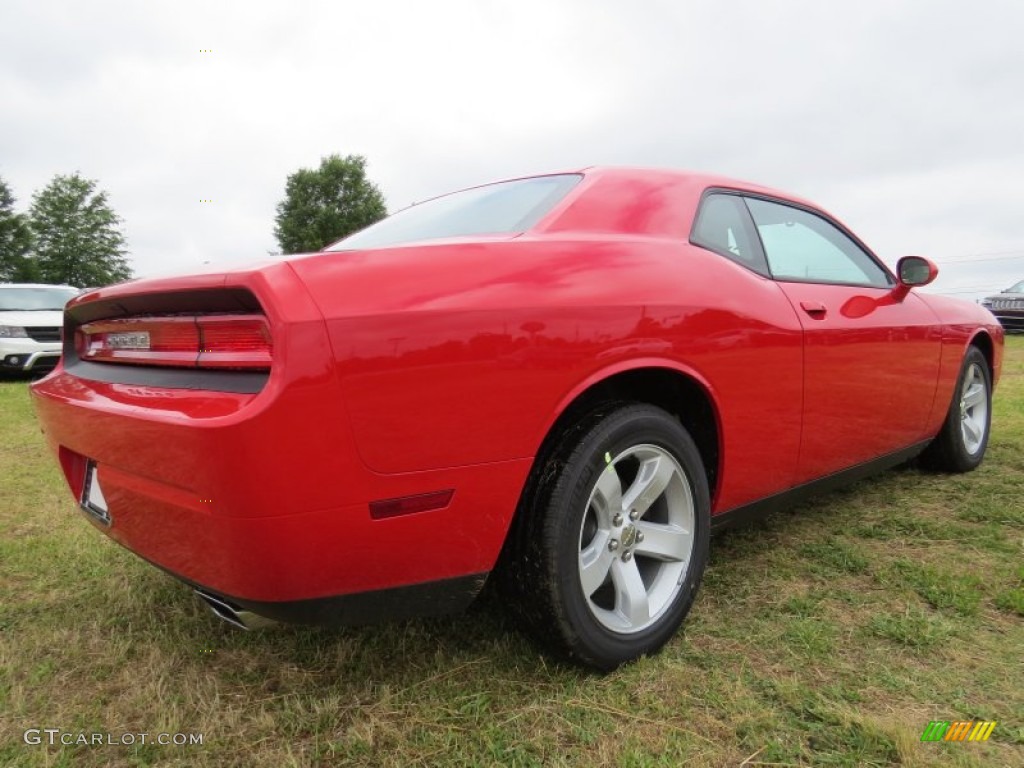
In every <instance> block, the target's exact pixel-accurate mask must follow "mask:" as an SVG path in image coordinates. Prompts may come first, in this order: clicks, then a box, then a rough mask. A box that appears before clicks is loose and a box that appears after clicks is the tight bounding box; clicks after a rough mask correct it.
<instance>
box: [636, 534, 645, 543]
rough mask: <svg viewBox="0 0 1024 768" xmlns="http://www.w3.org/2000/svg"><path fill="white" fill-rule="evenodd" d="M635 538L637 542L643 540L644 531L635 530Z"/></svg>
mask: <svg viewBox="0 0 1024 768" xmlns="http://www.w3.org/2000/svg"><path fill="white" fill-rule="evenodd" d="M636 540H637V542H641V541H643V540H644V532H643V531H637V532H636Z"/></svg>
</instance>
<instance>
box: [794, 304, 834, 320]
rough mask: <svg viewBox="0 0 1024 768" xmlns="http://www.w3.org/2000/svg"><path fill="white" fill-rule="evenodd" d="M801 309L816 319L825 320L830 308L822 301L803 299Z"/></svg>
mask: <svg viewBox="0 0 1024 768" xmlns="http://www.w3.org/2000/svg"><path fill="white" fill-rule="evenodd" d="M800 309H802V310H803V311H804V312H806V313H807V314H808V315H810V316H811V317H813V318H814V319H815V320H824V319H825V315H826V314H828V309H827V308H826V307H825V305H824V304H822V303H821V302H820V301H801V302H800Z"/></svg>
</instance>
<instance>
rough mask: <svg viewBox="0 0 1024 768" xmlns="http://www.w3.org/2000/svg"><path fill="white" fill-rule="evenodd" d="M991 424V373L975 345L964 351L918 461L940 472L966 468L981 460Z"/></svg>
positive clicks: (974, 466) (966, 469) (962, 470)
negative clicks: (938, 425) (942, 414)
mask: <svg viewBox="0 0 1024 768" xmlns="http://www.w3.org/2000/svg"><path fill="white" fill-rule="evenodd" d="M991 426H992V375H991V373H990V371H989V368H988V361H987V360H986V359H985V356H984V355H983V354H982V353H981V350H980V349H978V348H977V347H974V346H971V347H968V349H967V354H965V355H964V360H963V364H962V365H961V366H960V375H959V376H958V377H957V380H956V389H955V390H954V391H953V400H952V402H951V403H950V404H949V411H948V413H947V414H946V421H945V422H944V423H943V424H942V429H941V430H940V431H939V434H938V435H936V437H935V439H934V440H933V441H932V442H931V444H930V445H929V446H928V448H927V449H925V452H924V453H923V454H922V455H921V461H922V463H923V464H924V465H925V466H927V467H930V468H931V469H937V470H940V471H943V472H970V471H971V470H973V469H975V468H976V467H977V466H978V465H979V464H981V461H982V459H984V458H985V449H986V448H987V447H988V437H989V431H990V428H991Z"/></svg>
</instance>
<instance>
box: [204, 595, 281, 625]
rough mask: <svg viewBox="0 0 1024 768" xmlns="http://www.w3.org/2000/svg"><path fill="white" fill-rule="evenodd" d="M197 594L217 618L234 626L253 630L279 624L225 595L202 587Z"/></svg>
mask: <svg viewBox="0 0 1024 768" xmlns="http://www.w3.org/2000/svg"><path fill="white" fill-rule="evenodd" d="M195 593H196V595H198V596H199V599H200V600H202V601H203V602H204V603H206V606H207V607H208V608H209V609H210V610H211V611H213V614H214V615H215V616H217V618H219V619H221V620H223V621H226V622H227V623H228V624H230V625H232V626H233V627H238V628H239V629H244V630H251V629H266V628H268V627H273V626H277V624H278V622H276V621H274V620H273V619H268V618H267V617H265V616H260V615H259V614H257V613H253V612H252V611H247V610H245V609H244V608H242V607H241V606H239V605H235V604H234V603H232V602H230V601H228V600H225V599H224V598H223V597H218V596H217V595H211V594H210V593H209V592H205V591H203V590H201V589H197V590H195Z"/></svg>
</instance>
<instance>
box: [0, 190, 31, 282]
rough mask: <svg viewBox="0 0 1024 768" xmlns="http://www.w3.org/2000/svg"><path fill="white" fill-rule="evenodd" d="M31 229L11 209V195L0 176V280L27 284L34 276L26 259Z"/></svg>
mask: <svg viewBox="0 0 1024 768" xmlns="http://www.w3.org/2000/svg"><path fill="white" fill-rule="evenodd" d="M31 248H32V230H31V229H30V228H29V225H28V220H27V219H26V218H25V216H24V215H23V214H20V213H17V212H16V211H15V210H14V195H13V194H11V190H10V188H9V187H8V186H7V184H6V183H4V180H3V179H0V282H10V283H30V282H33V281H34V280H35V279H36V274H35V270H34V266H35V264H34V262H33V261H32V259H30V258H29V256H28V254H29V250H30V249H31Z"/></svg>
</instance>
